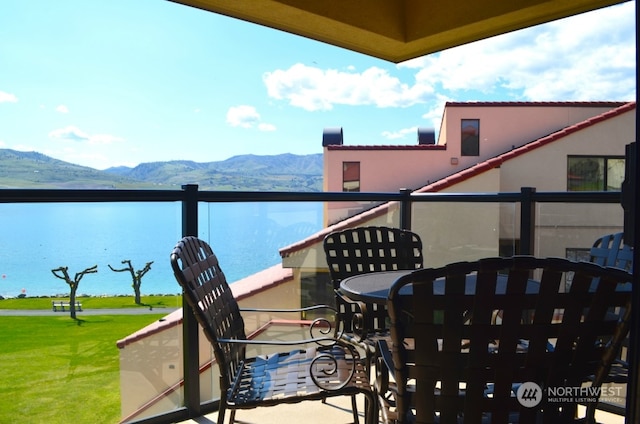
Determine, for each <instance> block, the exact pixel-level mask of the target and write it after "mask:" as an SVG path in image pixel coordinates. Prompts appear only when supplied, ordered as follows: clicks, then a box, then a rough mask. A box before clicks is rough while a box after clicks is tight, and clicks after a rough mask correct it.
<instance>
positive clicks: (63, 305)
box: [51, 300, 82, 312]
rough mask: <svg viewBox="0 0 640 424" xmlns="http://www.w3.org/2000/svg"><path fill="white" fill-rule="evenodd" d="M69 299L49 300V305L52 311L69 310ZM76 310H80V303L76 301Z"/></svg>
mask: <svg viewBox="0 0 640 424" xmlns="http://www.w3.org/2000/svg"><path fill="white" fill-rule="evenodd" d="M69 306H70V305H69V301H67V300H53V301H51V307H52V308H53V312H58V311H60V312H65V311H68V310H69ZM76 311H78V312H82V303H80V302H77V301H76Z"/></svg>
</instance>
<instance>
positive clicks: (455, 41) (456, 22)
mask: <svg viewBox="0 0 640 424" xmlns="http://www.w3.org/2000/svg"><path fill="white" fill-rule="evenodd" d="M170 1H174V2H176V3H181V4H185V5H188V6H193V7H196V8H200V9H203V10H207V11H211V12H215V13H218V14H221V15H226V16H230V17H233V18H238V19H241V20H244V21H248V22H253V23H256V24H260V25H264V26H267V27H271V28H275V29H279V30H282V31H286V32H289V33H292V34H297V35H300V36H303V37H307V38H311V39H315V40H318V41H322V42H325V43H329V44H333V45H336V46H339V47H343V48H346V49H349V50H352V51H356V52H359V53H363V54H366V55H369V56H374V57H378V58H380V59H384V60H388V61H391V62H396V63H397V62H402V61H405V60H408V59H412V58H415V57H419V56H424V55H426V54H430V53H434V52H438V51H441V50H444V49H447V48H450V47H455V46H459V45H462V44H465V43H469V42H472V41H475V40H480V39H483V38H488V37H492V36H495V35H499V34H504V33H506V32H510V31H514V30H518V29H521V28H526V27H530V26H533V25H538V24H541V23H545V22H549V21H552V20H556V19H560V18H564V17H568V16H572V15H576V14H579V13H583V12H587V11H590V10H595V9H599V8H602V7H606V6H611V5H614V4H618V3H624V1H626V0H623V1H621V0H508V1H505V0H477V1H472V2H470V1H468V0H447V1H442V0H170Z"/></svg>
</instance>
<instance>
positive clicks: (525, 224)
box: [518, 187, 536, 255]
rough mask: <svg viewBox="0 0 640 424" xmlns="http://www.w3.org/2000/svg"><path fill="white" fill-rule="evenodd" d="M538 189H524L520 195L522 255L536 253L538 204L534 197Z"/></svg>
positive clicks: (521, 189) (520, 252)
mask: <svg viewBox="0 0 640 424" xmlns="http://www.w3.org/2000/svg"><path fill="white" fill-rule="evenodd" d="M535 192H536V189H535V188H533V187H522V188H520V193H521V195H522V200H521V201H520V251H519V252H518V254H520V255H532V254H533V251H534V242H533V240H534V235H535V230H536V211H535V208H536V202H535V200H533V195H534V194H535Z"/></svg>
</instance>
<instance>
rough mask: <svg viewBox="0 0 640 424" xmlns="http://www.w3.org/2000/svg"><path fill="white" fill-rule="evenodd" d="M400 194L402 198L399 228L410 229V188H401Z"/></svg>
mask: <svg viewBox="0 0 640 424" xmlns="http://www.w3.org/2000/svg"><path fill="white" fill-rule="evenodd" d="M400 194H401V197H402V200H401V201H400V228H402V229H403V230H410V229H411V190H410V189H408V188H401V189H400Z"/></svg>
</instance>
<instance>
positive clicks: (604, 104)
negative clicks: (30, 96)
mask: <svg viewBox="0 0 640 424" xmlns="http://www.w3.org/2000/svg"><path fill="white" fill-rule="evenodd" d="M625 104H627V102H446V103H445V108H447V107H478V106H485V107H486V106H489V107H502V106H505V107H514V106H526V107H532V106H541V107H546V106H549V107H571V106H575V107H608V108H616V107H620V106H623V105H625Z"/></svg>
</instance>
